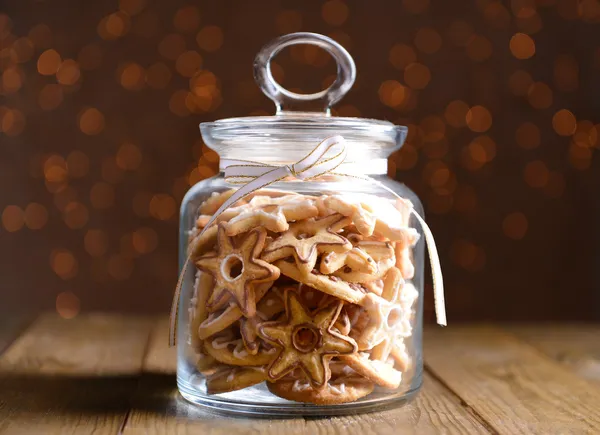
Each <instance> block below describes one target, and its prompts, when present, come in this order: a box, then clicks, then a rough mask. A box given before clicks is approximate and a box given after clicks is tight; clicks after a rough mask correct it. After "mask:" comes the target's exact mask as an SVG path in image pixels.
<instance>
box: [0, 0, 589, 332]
mask: <svg viewBox="0 0 600 435" xmlns="http://www.w3.org/2000/svg"><path fill="white" fill-rule="evenodd" d="M1 5H2V7H3V14H2V15H0V38H2V42H1V44H2V45H1V52H0V62H1V68H2V80H1V81H0V84H1V92H2V97H1V99H0V101H1V103H0V105H1V107H0V119H1V121H2V122H1V124H0V125H1V128H0V138H1V144H0V176H1V178H0V181H1V183H2V184H1V186H0V213H2V226H1V228H0V255H1V258H0V277H1V281H0V291H1V292H2V293H1V296H0V310H3V311H12V310H16V309H32V308H39V307H43V308H52V309H53V308H54V307H56V309H57V310H58V311H59V313H60V314H61V315H63V316H65V317H72V316H74V315H76V314H77V312H78V311H79V310H126V311H140V312H143V311H166V310H167V308H168V305H169V302H170V297H171V292H172V289H173V287H174V284H175V281H176V276H177V260H176V243H177V215H178V206H179V203H180V201H181V199H182V197H183V195H184V193H185V191H186V190H187V189H188V188H189V185H190V183H194V182H196V181H198V180H200V179H202V178H206V177H207V176H210V175H212V174H214V173H215V171H216V168H217V159H216V156H215V154H214V153H213V152H210V151H208V150H207V149H206V147H205V146H203V145H202V142H201V141H200V139H199V133H198V128H197V125H198V123H199V122H203V121H209V120H214V119H218V118H223V117H229V116H244V115H249V114H270V113H272V112H273V105H272V103H271V102H270V101H269V100H267V99H266V98H265V97H264V96H263V95H262V94H261V93H260V92H259V90H258V88H257V87H256V86H255V85H254V83H253V78H252V61H253V57H254V55H255V54H256V52H257V51H258V50H259V48H260V47H261V45H262V44H264V43H265V42H267V41H269V40H270V39H272V38H273V37H275V36H277V35H280V34H282V33H288V32H293V31H299V30H302V31H314V32H319V33H324V34H327V35H329V36H331V37H333V38H334V39H336V40H338V41H339V42H340V43H341V44H343V45H344V46H345V47H346V48H347V49H348V50H349V51H350V52H351V54H352V55H353V56H354V59H355V61H356V64H357V69H358V78H357V82H356V85H355V87H354V88H353V89H352V91H351V92H350V93H349V94H348V95H347V97H346V98H345V99H344V100H343V101H342V103H341V105H340V106H339V107H338V108H337V109H338V111H337V113H338V114H342V115H345V116H363V117H369V118H380V119H388V120H390V121H393V122H395V123H399V124H405V125H408V126H409V128H410V135H409V139H408V141H407V144H406V146H405V147H404V148H403V150H401V151H400V152H398V153H396V154H394V155H393V156H392V159H391V163H390V175H392V176H394V177H395V178H396V179H398V180H401V181H403V182H405V183H406V184H407V185H408V186H409V187H411V188H413V189H414V190H415V191H416V192H417V193H418V194H419V196H420V197H421V198H422V199H423V201H424V204H425V208H426V210H427V215H428V220H429V222H430V225H431V227H432V229H433V231H434V233H435V234H436V236H437V241H438V246H439V249H440V252H441V257H442V264H443V268H444V272H445V279H446V287H447V305H448V311H449V318H450V320H451V321H452V320H466V319H477V320H481V319H494V320H496V319H511V320H515V319H516V320H542V319H546V320H547V319H559V320H560V319H581V320H591V319H596V320H598V319H600V291H599V290H598V287H599V285H600V282H599V281H600V279H599V278H600V272H599V269H600V261H599V250H598V246H599V243H600V237H599V235H598V222H599V218H600V212H599V208H600V199H599V197H598V189H597V185H598V183H599V182H600V172H599V169H600V168H599V162H598V157H597V156H596V154H597V150H596V148H598V147H600V139H599V138H598V135H599V134H600V125H598V122H600V118H599V115H598V113H600V111H599V109H600V103H599V101H600V98H599V97H600V85H599V84H598V83H600V81H599V80H598V75H599V73H600V49H599V47H600V42H599V41H600V40H599V38H598V36H599V35H600V3H599V2H598V1H596V0H584V1H581V2H577V1H570V0H539V1H533V0H529V1H528V0H517V1H511V2H494V1H489V0H477V1H453V2H449V1H443V0H430V1H427V0H403V1H386V2H384V1H369V2H362V1H361V2H359V1H345V2H344V1H341V0H331V1H327V2H316V1H314V2H313V1H305V2H291V1H275V0H270V1H254V2H247V1H232V2H208V1H206V2H193V3H190V2H186V1H183V0H171V1H157V0H155V1H152V0H148V1H143V0H121V1H120V2H119V1H117V0H102V1H101V0H95V1H81V0H52V1H50V0H46V1H44V0H4V1H3V2H2V3H1ZM527 35H529V36H527ZM274 70H275V73H276V75H277V77H278V79H279V80H280V82H281V83H282V84H284V85H285V86H286V87H289V88H296V89H302V90H303V91H316V90H317V89H320V88H322V86H323V84H324V83H325V84H326V83H328V81H330V80H331V75H332V74H333V73H334V72H335V65H334V63H333V61H332V60H331V59H329V58H328V57H327V56H326V55H324V54H323V53H321V52H319V51H318V50H314V49H311V48H308V49H305V48H303V47H298V48H296V49H291V50H288V51H286V52H284V53H282V55H281V56H279V57H278V58H277V65H276V66H274ZM430 299H431V297H430V293H428V294H427V304H426V307H427V308H426V310H427V316H428V317H429V318H430V317H431V300H430Z"/></svg>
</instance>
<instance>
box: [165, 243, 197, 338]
mask: <svg viewBox="0 0 600 435" xmlns="http://www.w3.org/2000/svg"><path fill="white" fill-rule="evenodd" d="M191 258H192V255H191V254H188V256H187V258H186V260H185V263H183V267H182V268H181V272H180V273H179V279H178V280H177V287H175V294H174V295H173V302H171V314H170V316H169V347H173V346H175V345H176V344H177V319H178V318H179V298H180V296H181V288H182V287H183V280H184V278H185V274H186V272H187V268H188V266H189V264H190V260H191Z"/></svg>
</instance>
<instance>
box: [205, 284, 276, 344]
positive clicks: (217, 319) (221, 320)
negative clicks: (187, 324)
mask: <svg viewBox="0 0 600 435" xmlns="http://www.w3.org/2000/svg"><path fill="white" fill-rule="evenodd" d="M272 285H273V282H264V283H261V284H257V286H256V288H255V290H254V291H255V293H256V299H257V300H260V302H259V303H258V307H257V309H259V308H260V309H262V311H266V308H263V307H262V305H261V304H262V303H263V299H262V298H263V296H264V295H265V293H267V290H269V288H270V287H271V286H272ZM266 303H267V305H269V303H268V300H267V301H266ZM280 307H281V309H280V310H279V311H283V302H282V303H281V304H280ZM274 308H275V309H279V307H277V306H276V307H274ZM241 317H242V311H241V310H240V308H239V307H238V306H237V305H235V304H230V305H229V306H228V307H227V308H226V309H225V310H224V311H222V312H213V313H211V314H209V316H208V317H207V318H206V320H204V321H203V322H202V323H201V324H200V326H199V327H198V337H199V338H200V339H201V340H204V339H206V338H208V337H210V336H211V335H214V334H216V333H218V332H220V331H222V330H224V329H225V328H227V327H228V326H230V325H232V324H234V323H235V322H236V321H237V320H239V319H240V318H241Z"/></svg>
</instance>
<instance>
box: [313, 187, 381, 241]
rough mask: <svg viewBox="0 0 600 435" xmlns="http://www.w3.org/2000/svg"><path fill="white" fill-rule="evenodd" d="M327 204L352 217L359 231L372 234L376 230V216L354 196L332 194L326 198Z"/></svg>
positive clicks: (328, 206) (365, 234)
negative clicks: (354, 198)
mask: <svg viewBox="0 0 600 435" xmlns="http://www.w3.org/2000/svg"><path fill="white" fill-rule="evenodd" d="M324 203H325V206H326V207H327V208H329V209H331V210H334V211H336V212H337V213H341V214H342V215H344V216H347V217H349V218H350V219H352V223H353V224H354V225H355V226H356V229H357V230H358V232H359V233H361V234H362V235H364V236H370V235H372V234H373V231H375V223H376V218H375V216H374V215H373V214H372V213H371V210H369V209H368V208H367V207H366V206H364V205H363V204H361V203H360V202H358V201H355V200H353V199H352V198H349V197H346V196H341V195H332V196H330V197H328V198H326V199H325V201H324Z"/></svg>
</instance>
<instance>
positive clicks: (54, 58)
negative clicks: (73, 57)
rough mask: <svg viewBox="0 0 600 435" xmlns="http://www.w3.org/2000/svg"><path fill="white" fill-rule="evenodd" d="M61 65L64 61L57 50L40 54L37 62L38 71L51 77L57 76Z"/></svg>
mask: <svg viewBox="0 0 600 435" xmlns="http://www.w3.org/2000/svg"><path fill="white" fill-rule="evenodd" d="M61 64H62V59H61V57H60V54H58V52H57V51H56V50H53V49H49V50H46V51H44V52H43V53H42V54H40V57H39V58H38V61H37V69H38V72H39V73H40V74H42V75H44V76H51V75H54V74H56V72H57V71H58V69H59V68H60V65H61Z"/></svg>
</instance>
